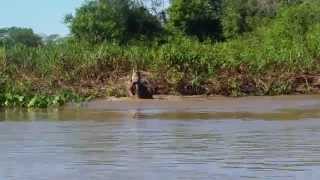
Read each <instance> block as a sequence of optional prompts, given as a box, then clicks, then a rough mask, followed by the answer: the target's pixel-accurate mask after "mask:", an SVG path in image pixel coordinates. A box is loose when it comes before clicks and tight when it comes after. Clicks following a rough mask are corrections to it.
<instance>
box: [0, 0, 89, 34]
mask: <svg viewBox="0 0 320 180" xmlns="http://www.w3.org/2000/svg"><path fill="white" fill-rule="evenodd" d="M0 1H1V5H0V28H3V27H11V26H17V27H28V28H32V29H33V30H34V31H35V32H36V33H40V34H47V35H49V34H60V35H67V34H68V33H69V30H68V28H67V26H66V25H65V24H64V23H63V19H64V16H65V15H66V14H69V13H73V12H74V10H75V9H76V8H77V7H79V6H81V4H82V3H83V2H84V1H85V0H0Z"/></svg>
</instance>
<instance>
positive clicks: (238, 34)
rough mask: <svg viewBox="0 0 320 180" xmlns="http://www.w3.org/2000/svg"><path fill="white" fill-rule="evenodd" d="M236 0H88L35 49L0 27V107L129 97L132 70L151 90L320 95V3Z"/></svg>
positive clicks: (195, 92)
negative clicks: (155, 3)
mask: <svg viewBox="0 0 320 180" xmlns="http://www.w3.org/2000/svg"><path fill="white" fill-rule="evenodd" d="M242 1H243V2H242ZM242 1H241V2H242V3H239V2H235V1H229V0H204V1H201V2H200V1H193V0H188V1H187V0H174V1H172V4H171V6H170V7H169V9H168V11H167V12H168V13H167V14H166V16H168V17H165V16H164V15H163V12H162V13H159V14H160V15H161V16H160V15H159V14H154V13H152V12H151V11H148V9H147V8H146V7H144V6H143V4H141V3H137V2H136V1H130V0H123V1H121V3H115V2H120V1H119V0H117V1H99V3H98V2H97V1H87V3H85V4H84V5H83V6H82V7H81V8H79V9H78V10H77V11H76V13H75V15H74V16H71V15H69V16H67V18H66V21H67V23H68V25H69V27H70V29H71V32H72V35H71V36H70V37H65V38H59V37H58V36H51V37H50V38H48V41H46V42H41V43H37V45H30V44H28V43H27V44H26V43H23V42H29V41H19V38H18V39H16V40H14V41H12V42H15V43H11V42H10V43H8V42H9V41H8V40H7V39H8V37H9V36H7V35H2V36H1V32H4V31H5V32H6V33H7V34H10V33H8V30H9V31H10V28H9V29H4V30H0V44H2V45H1V46H0V106H5V107H16V106H18V107H48V106H58V105H62V104H64V103H66V102H70V101H81V100H84V99H87V98H96V97H107V96H117V97H121V96H126V95H127V94H126V92H127V91H126V82H127V81H128V80H129V76H130V73H131V70H132V69H133V68H137V69H139V70H144V71H148V72H149V73H150V78H151V79H152V81H154V82H155V83H156V84H157V88H158V91H157V93H165V94H168V93H169V94H191V95H195V94H211V95H214V94H220V95H227V96H243V95H281V94H293V93H317V92H320V75H319V73H320V66H319V65H320V64H319V58H320V6H319V5H320V2H318V1H308V0H305V1H290V3H288V2H287V1H281V0H278V1H277V0H276V1H275V0H264V1H258V0H242ZM11 30H12V29H11ZM10 38H11V37H10ZM30 39H32V38H30ZM17 42H21V43H17Z"/></svg>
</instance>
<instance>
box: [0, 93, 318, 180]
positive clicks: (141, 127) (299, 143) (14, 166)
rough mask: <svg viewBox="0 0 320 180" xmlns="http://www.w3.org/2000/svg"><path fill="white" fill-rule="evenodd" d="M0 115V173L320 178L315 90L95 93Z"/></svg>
mask: <svg viewBox="0 0 320 180" xmlns="http://www.w3.org/2000/svg"><path fill="white" fill-rule="evenodd" d="M0 120H1V121H0V180H57V179H59V180H64V179H66V180H89V179H90V180H105V179H111V180H127V179H130V180H142V179H146V180H163V179H165V180H171V179H173V180H175V179H178V180H188V179H190V180H198V179H199V180H203V179H210V180H212V179H217V180H225V179H226V180H228V179H232V180H233V179H257V180H258V179H259V180H260V179H279V180H286V179H288V180H289V179H290V180H291V179H308V180H309V179H319V177H320V96H293V97H248V98H212V99H210V98H205V99H204V98H189V99H183V100H181V99H176V100H171V101H168V100H151V101H148V100H146V101H106V100H100V101H94V102H90V103H86V104H83V105H81V106H73V105H69V106H67V107H64V108H60V109H50V110H21V109H20V110H14V109H10V110H9V109H6V110H1V112H0Z"/></svg>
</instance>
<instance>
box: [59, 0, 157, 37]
mask: <svg viewBox="0 0 320 180" xmlns="http://www.w3.org/2000/svg"><path fill="white" fill-rule="evenodd" d="M65 22H66V23H67V24H68V25H69V27H70V30H71V33H72V34H73V35H74V36H75V37H76V38H78V39H84V40H87V41H89V42H92V43H99V42H103V41H118V42H121V43H125V42H128V41H130V40H132V39H152V38H153V37H155V36H156V35H157V34H159V33H160V32H161V31H162V26H161V23H160V21H159V20H158V18H157V17H156V16H155V15H152V14H151V13H150V12H149V11H148V10H147V9H146V8H145V7H144V6H143V5H142V4H141V3H138V2H137V1H134V0H100V1H98V0H91V1H87V2H86V3H85V4H84V5H83V6H82V7H80V8H79V9H77V10H76V13H75V16H72V15H68V16H66V18H65Z"/></svg>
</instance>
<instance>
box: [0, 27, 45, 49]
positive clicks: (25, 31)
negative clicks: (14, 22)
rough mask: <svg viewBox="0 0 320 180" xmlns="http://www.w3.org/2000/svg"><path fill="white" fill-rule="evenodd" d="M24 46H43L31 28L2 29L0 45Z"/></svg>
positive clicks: (0, 31) (0, 30)
mask: <svg viewBox="0 0 320 180" xmlns="http://www.w3.org/2000/svg"><path fill="white" fill-rule="evenodd" d="M1 44H2V45H6V46H11V45H15V44H23V45H25V46H28V47H37V46H40V45H42V39H41V37H40V36H39V35H37V34H35V33H34V32H33V30H32V29H30V28H20V27H10V28H2V29H0V45H1Z"/></svg>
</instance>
